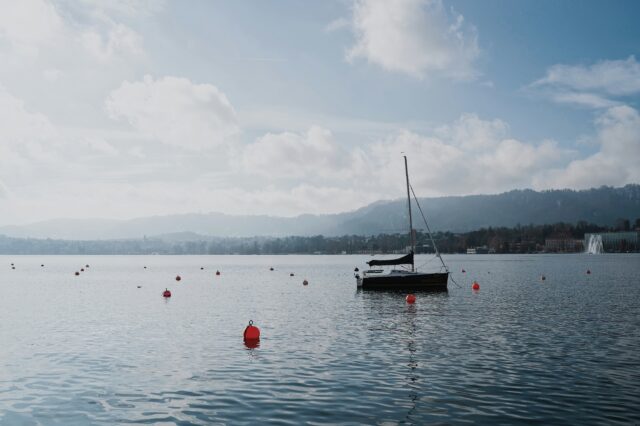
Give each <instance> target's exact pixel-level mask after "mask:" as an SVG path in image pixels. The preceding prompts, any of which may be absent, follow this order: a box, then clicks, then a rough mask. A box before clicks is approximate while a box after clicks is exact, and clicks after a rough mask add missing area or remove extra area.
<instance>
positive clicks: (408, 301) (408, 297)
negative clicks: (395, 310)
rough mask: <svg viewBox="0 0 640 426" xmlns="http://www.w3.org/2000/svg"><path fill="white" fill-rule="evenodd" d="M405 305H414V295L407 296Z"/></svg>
mask: <svg viewBox="0 0 640 426" xmlns="http://www.w3.org/2000/svg"><path fill="white" fill-rule="evenodd" d="M406 300H407V303H408V304H410V305H413V304H414V303H416V296H415V294H407V298H406Z"/></svg>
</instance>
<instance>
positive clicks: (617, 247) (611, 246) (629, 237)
mask: <svg viewBox="0 0 640 426" xmlns="http://www.w3.org/2000/svg"><path fill="white" fill-rule="evenodd" d="M598 235H599V236H600V237H601V238H602V249H603V250H604V252H605V253H626V252H630V251H640V232H638V231H626V232H600V233H597V234H595V233H594V234H584V246H585V247H588V246H589V241H590V240H591V238H592V236H593V237H597V236H598Z"/></svg>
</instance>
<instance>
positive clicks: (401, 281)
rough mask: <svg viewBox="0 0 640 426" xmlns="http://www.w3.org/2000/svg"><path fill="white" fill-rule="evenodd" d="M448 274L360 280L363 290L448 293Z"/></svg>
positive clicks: (359, 283)
mask: <svg viewBox="0 0 640 426" xmlns="http://www.w3.org/2000/svg"><path fill="white" fill-rule="evenodd" d="M448 281H449V273H448V272H439V273H433V274H422V273H416V274H406V275H373V276H365V277H362V278H358V287H360V288H362V290H403V291H447V282H448Z"/></svg>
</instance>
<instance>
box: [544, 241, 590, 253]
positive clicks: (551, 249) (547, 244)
mask: <svg viewBox="0 0 640 426" xmlns="http://www.w3.org/2000/svg"><path fill="white" fill-rule="evenodd" d="M584 247H585V245H584V243H583V241H582V240H576V239H575V238H547V239H545V240H544V251H545V252H547V253H579V252H583V251H584Z"/></svg>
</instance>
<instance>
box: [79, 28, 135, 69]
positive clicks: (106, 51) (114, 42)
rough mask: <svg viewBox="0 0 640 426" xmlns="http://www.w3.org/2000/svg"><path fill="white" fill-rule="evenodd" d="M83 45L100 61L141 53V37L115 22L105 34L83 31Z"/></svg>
mask: <svg viewBox="0 0 640 426" xmlns="http://www.w3.org/2000/svg"><path fill="white" fill-rule="evenodd" d="M81 40H82V45H83V47H84V48H85V49H86V50H87V52H89V54H91V55H92V56H93V57H94V58H96V59H97V60H99V61H100V62H110V61H111V60H113V58H117V57H126V56H127V55H135V56H139V55H142V54H143V49H142V38H141V37H140V36H139V35H138V33H136V32H135V31H133V30H132V29H131V28H128V27H126V26H125V25H122V24H115V25H113V26H112V27H111V28H109V30H108V32H107V33H106V34H105V35H102V34H101V33H100V32H98V31H96V30H89V31H85V32H84V33H83V34H82V36H81Z"/></svg>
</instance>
